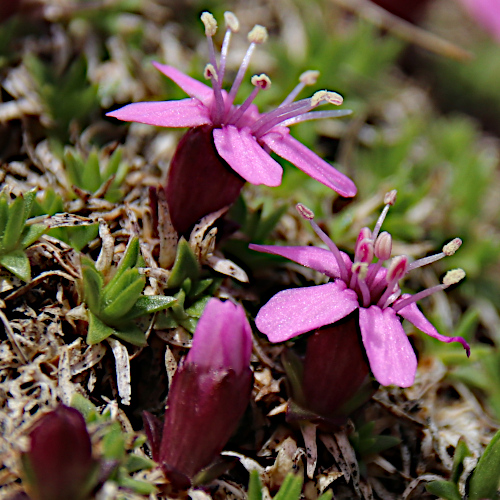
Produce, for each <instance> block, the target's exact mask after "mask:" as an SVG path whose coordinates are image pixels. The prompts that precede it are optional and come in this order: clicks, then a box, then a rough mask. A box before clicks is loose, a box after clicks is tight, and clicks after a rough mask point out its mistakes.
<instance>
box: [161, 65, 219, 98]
mask: <svg viewBox="0 0 500 500" xmlns="http://www.w3.org/2000/svg"><path fill="white" fill-rule="evenodd" d="M153 66H154V67H155V68H156V69H157V70H158V71H161V72H162V73H163V74H164V75H165V76H168V78H170V79H171V80H172V81H173V82H174V83H176V84H177V85H178V86H179V87H180V88H181V89H182V90H184V92H186V94H187V95H188V96H189V97H196V99H199V100H200V101H202V102H203V104H205V105H206V104H207V103H208V102H210V101H211V99H212V98H213V95H214V91H213V90H212V87H209V86H208V85H205V84H204V83H202V82H200V81H199V80H195V79H194V78H191V77H190V76H188V75H186V74H185V73H183V72H182V71H179V70H178V69H177V68H174V67H173V66H168V65H167V64H160V63H157V62H155V61H153Z"/></svg>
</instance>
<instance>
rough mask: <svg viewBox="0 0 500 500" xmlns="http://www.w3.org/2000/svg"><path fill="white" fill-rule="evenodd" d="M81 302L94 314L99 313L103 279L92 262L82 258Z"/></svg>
mask: <svg viewBox="0 0 500 500" xmlns="http://www.w3.org/2000/svg"><path fill="white" fill-rule="evenodd" d="M81 262H82V281H83V300H84V302H85V303H86V304H87V306H88V308H89V309H90V310H91V311H92V312H93V313H94V314H100V312H101V307H102V305H101V301H102V299H101V290H102V287H103V284H104V280H103V277H102V275H101V273H100V272H99V271H97V270H96V268H95V266H94V262H93V261H92V260H90V259H89V258H87V257H82V261H81Z"/></svg>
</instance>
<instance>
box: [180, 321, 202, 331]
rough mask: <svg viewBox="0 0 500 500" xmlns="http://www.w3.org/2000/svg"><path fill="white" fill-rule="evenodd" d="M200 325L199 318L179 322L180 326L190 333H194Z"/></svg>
mask: <svg viewBox="0 0 500 500" xmlns="http://www.w3.org/2000/svg"><path fill="white" fill-rule="evenodd" d="M197 323H198V319H197V318H186V319H181V320H179V324H180V325H181V326H182V327H183V328H185V329H186V330H187V331H188V332H189V333H194V331H195V330H196V325H197Z"/></svg>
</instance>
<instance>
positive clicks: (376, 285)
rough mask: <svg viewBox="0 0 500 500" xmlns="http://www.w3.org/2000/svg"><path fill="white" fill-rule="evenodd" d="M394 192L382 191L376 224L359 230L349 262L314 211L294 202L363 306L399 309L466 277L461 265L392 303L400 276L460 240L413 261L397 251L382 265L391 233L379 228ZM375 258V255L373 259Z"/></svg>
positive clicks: (448, 250)
mask: <svg viewBox="0 0 500 500" xmlns="http://www.w3.org/2000/svg"><path fill="white" fill-rule="evenodd" d="M396 194H397V193H396V191H395V190H393V191H391V192H389V193H387V194H386V195H385V197H384V203H385V206H384V209H383V210H382V213H381V214H380V217H379V218H378V220H377V223H376V224H375V228H374V230H373V232H372V231H370V229H369V228H367V227H365V228H363V229H362V230H361V232H360V233H359V236H358V239H357V241H356V244H355V247H354V261H353V262H352V264H350V265H349V264H347V263H346V260H345V259H344V258H343V257H342V254H341V252H340V250H339V249H338V247H337V245H335V243H334V242H333V241H332V240H331V239H330V238H329V237H328V235H327V234H326V233H325V232H324V231H323V230H322V229H321V228H320V227H319V226H318V224H316V222H315V221H314V213H313V212H312V211H311V210H309V209H308V208H307V207H305V206H304V205H302V204H300V203H299V204H298V205H297V210H298V212H299V213H300V215H301V216H302V217H303V218H304V219H307V220H308V221H309V222H310V224H311V226H312V228H313V229H314V231H315V232H316V234H317V235H318V236H319V237H320V238H321V240H322V241H323V242H324V243H325V244H326V245H327V247H328V248H329V249H330V251H331V252H332V253H333V255H334V256H335V259H336V261H337V263H338V266H339V279H341V280H342V281H343V282H344V283H345V284H346V285H347V286H348V287H349V288H350V289H351V290H354V291H355V292H356V294H357V295H358V300H359V303H360V305H362V307H369V306H370V305H377V306H378V307H380V308H381V309H384V308H386V307H389V306H392V307H393V309H394V311H396V312H398V311H400V310H401V309H402V308H403V307H406V306H408V305H410V304H412V303H414V302H417V301H418V300H420V299H422V298H424V297H428V296H429V295H431V294H433V293H435V292H437V291H439V290H444V289H446V288H448V287H449V286H451V285H453V284H455V283H458V282H459V281H460V280H462V279H463V278H464V277H465V272H464V271H463V270H462V269H454V270H452V271H449V272H448V273H447V274H446V276H445V277H444V279H443V283H442V284H440V285H437V286H434V287H431V288H427V289H425V290H422V291H421V292H418V293H416V294H415V295H412V296H411V297H407V298H404V299H402V300H400V301H399V302H398V303H397V304H394V302H395V301H396V300H397V299H398V298H399V297H400V295H401V289H400V288H399V280H401V279H402V278H404V277H405V276H406V274H408V272H409V271H411V270H412V269H416V268H418V267H422V266H425V265H427V264H430V263H432V262H436V261H437V260H440V259H442V258H444V257H447V256H450V255H453V254H454V253H455V252H456V251H457V250H458V249H459V248H460V245H461V244H462V240H461V239H460V238H455V239H454V240H452V241H450V242H449V243H448V244H446V245H445V246H444V247H443V249H442V251H441V252H439V253H437V254H435V255H431V256H428V257H424V258H422V259H419V260H416V261H414V262H412V263H410V262H409V259H408V257H407V256H406V255H399V256H396V257H393V258H392V260H391V262H390V264H389V266H388V267H383V264H384V262H386V261H388V260H389V259H390V257H391V251H392V237H391V235H390V234H389V233H388V232H386V231H384V232H382V233H380V229H381V227H382V224H383V222H384V220H385V217H386V215H387V213H388V211H389V208H390V207H391V205H394V203H395V202H396ZM379 233H380V234H379ZM374 258H376V259H377V260H376V261H375V262H374Z"/></svg>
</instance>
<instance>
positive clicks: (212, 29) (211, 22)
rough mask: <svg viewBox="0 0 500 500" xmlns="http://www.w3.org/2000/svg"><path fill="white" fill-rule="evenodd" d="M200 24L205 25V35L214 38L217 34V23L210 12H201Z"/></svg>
mask: <svg viewBox="0 0 500 500" xmlns="http://www.w3.org/2000/svg"><path fill="white" fill-rule="evenodd" d="M200 19H201V22H202V23H203V24H204V25H205V35H207V36H214V35H215V33H217V21H216V20H215V17H214V16H213V14H210V12H203V14H202V15H201V16H200Z"/></svg>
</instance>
